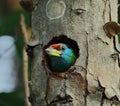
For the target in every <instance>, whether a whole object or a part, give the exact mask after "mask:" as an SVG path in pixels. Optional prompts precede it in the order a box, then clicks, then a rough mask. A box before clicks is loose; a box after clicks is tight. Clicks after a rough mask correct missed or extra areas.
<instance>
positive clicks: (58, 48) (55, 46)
mask: <svg viewBox="0 0 120 106" xmlns="http://www.w3.org/2000/svg"><path fill="white" fill-rule="evenodd" d="M60 46H61V44H60V43H57V44H52V45H50V47H52V48H55V49H57V50H60Z"/></svg>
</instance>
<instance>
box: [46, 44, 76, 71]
mask: <svg viewBox="0 0 120 106" xmlns="http://www.w3.org/2000/svg"><path fill="white" fill-rule="evenodd" d="M45 52H46V54H47V59H48V64H49V68H50V70H51V71H52V72H57V73H63V72H66V71H67V70H68V69H69V68H70V67H71V66H72V65H73V64H74V63H75V61H76V59H77V56H76V55H75V52H74V50H73V49H72V48H70V47H69V45H67V44H65V43H55V44H51V45H49V47H47V48H46V49H45Z"/></svg>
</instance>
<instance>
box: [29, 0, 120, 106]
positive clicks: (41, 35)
mask: <svg viewBox="0 0 120 106" xmlns="http://www.w3.org/2000/svg"><path fill="white" fill-rule="evenodd" d="M33 4H34V5H35V8H34V10H33V12H32V34H33V35H32V39H31V41H30V42H34V41H35V42H39V43H40V45H39V46H36V47H35V48H34V57H32V61H31V64H32V68H31V87H30V91H31V96H30V100H31V104H32V106H120V103H119V100H120V67H119V63H118V60H119V59H118V55H117V51H116V49H115V48H117V43H115V41H116V42H117V36H116V37H115V38H111V39H110V38H108V37H107V36H106V34H105V32H104V30H103V25H104V24H105V23H106V22H109V21H117V0H33ZM61 34H64V35H67V37H68V38H71V39H73V40H75V41H76V42H77V43H78V45H79V48H80V56H79V58H78V59H77V61H76V63H75V64H74V66H73V67H75V70H73V71H68V72H67V73H64V75H65V76H66V77H65V78H64V77H60V78H59V77H58V76H59V75H57V74H55V75H53V74H52V73H51V74H48V73H49V72H48V70H47V68H46V67H47V66H45V65H46V64H45V61H44V59H45V58H44V55H43V48H44V46H45V45H47V43H48V42H49V41H50V40H51V39H52V38H53V36H59V35H61ZM70 70H71V69H70Z"/></svg>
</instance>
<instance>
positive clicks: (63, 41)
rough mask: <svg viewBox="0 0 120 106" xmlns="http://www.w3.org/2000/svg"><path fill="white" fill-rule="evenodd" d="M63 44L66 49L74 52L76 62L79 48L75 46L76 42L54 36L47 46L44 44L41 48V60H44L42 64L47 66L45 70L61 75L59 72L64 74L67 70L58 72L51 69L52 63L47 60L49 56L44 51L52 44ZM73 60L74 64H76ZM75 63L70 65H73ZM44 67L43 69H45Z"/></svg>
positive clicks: (64, 36)
mask: <svg viewBox="0 0 120 106" xmlns="http://www.w3.org/2000/svg"><path fill="white" fill-rule="evenodd" d="M59 43H61V44H65V45H67V47H68V48H70V49H72V50H73V52H74V55H75V59H76V60H77V58H78V57H79V51H80V49H79V46H78V44H77V42H76V41H75V40H73V39H71V38H68V37H67V36H66V35H63V34H62V35H59V36H55V37H53V38H52V39H51V40H50V41H49V42H48V44H46V45H45V46H44V48H43V55H44V56H43V57H44V58H43V60H45V61H44V62H45V63H46V64H45V65H46V66H47V68H48V69H49V70H50V71H51V72H54V73H61V72H66V71H68V70H69V68H70V67H69V68H68V69H67V70H64V71H59V70H56V69H54V68H53V67H52V65H51V64H52V62H51V59H50V58H49V55H48V54H47V53H46V49H47V48H49V47H50V45H53V44H59ZM76 60H75V62H76ZM75 62H74V63H73V64H72V65H74V64H75ZM46 66H45V67H46Z"/></svg>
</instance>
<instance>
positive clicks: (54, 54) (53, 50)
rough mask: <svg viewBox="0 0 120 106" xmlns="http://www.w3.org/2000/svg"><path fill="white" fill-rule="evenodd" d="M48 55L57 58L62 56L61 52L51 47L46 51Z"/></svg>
mask: <svg viewBox="0 0 120 106" xmlns="http://www.w3.org/2000/svg"><path fill="white" fill-rule="evenodd" d="M45 51H46V53H47V54H49V55H51V56H57V57H60V56H61V52H60V51H58V50H56V49H54V48H52V47H49V48H47V49H45Z"/></svg>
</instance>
